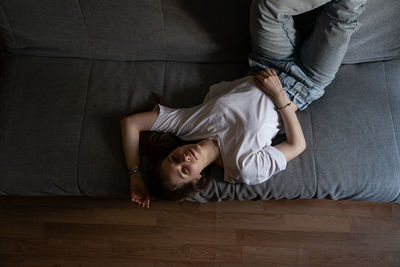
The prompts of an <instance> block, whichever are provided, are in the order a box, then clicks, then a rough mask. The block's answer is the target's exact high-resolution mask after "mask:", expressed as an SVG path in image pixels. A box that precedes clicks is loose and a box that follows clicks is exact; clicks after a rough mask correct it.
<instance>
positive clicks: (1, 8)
mask: <svg viewBox="0 0 400 267" xmlns="http://www.w3.org/2000/svg"><path fill="white" fill-rule="evenodd" d="M0 10H1V14H2V17H4V20H5V22H6V26H7V28H8V29H9V32H10V33H11V36H12V41H13V43H14V48H15V49H16V48H17V39H16V38H15V32H14V29H13V28H11V25H10V23H9V21H8V19H7V16H6V12H4V9H3V6H1V5H0Z"/></svg>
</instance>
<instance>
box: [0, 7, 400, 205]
mask: <svg viewBox="0 0 400 267" xmlns="http://www.w3.org/2000/svg"><path fill="white" fill-rule="evenodd" d="M249 5H250V0H241V1H227V0H196V1H193V0H160V1H155V0H135V1H123V0H108V1H106V0H80V1H79V0H64V1H51V0H41V1H31V0H0V31H1V37H2V42H3V60H4V62H3V67H2V73H1V80H0V127H1V128H0V193H1V194H3V195H24V196H44V195H53V196H55V195H64V196H80V195H85V196H92V197H119V198H127V199H128V198H129V191H130V189H129V176H128V174H127V169H126V165H125V161H124V155H123V150H122V143H121V132H120V124H119V122H120V120H121V119H122V118H124V117H126V116H128V115H130V114H132V113H136V112H141V111H146V110H149V109H151V108H152V107H153V106H154V104H155V101H154V98H153V95H154V94H155V95H158V96H161V100H162V102H161V103H162V104H164V105H167V106H172V107H189V106H192V105H197V104H200V103H201V102H202V100H203V98H204V96H205V95H206V93H207V91H208V87H209V86H210V85H211V84H213V83H216V82H219V81H222V80H232V79H236V78H239V77H241V76H243V75H245V74H246V70H247V55H248V53H249V52H250V47H251V46H250V43H249V36H248V9H249ZM316 14H317V11H316V12H311V13H309V14H305V15H302V16H299V17H296V23H297V26H298V27H299V30H301V31H303V34H304V35H306V34H307V33H309V31H310V30H312V27H311V28H310V23H309V21H313V20H314V18H315V15H316ZM307 21H308V22H307ZM359 21H360V23H361V27H360V29H359V31H358V32H356V33H355V34H354V35H353V38H352V40H351V44H350V47H349V50H348V53H347V54H346V57H345V59H344V62H343V63H344V64H343V65H342V66H341V68H340V70H339V73H338V74H337V77H336V78H335V80H334V81H333V83H332V84H331V85H330V86H329V87H328V88H327V90H326V93H325V95H324V96H323V97H322V98H321V99H319V100H317V101H315V102H314V103H313V104H311V106H310V107H309V108H307V109H306V110H305V111H302V112H298V113H297V114H298V117H299V120H300V122H301V125H302V127H303V131H304V134H305V136H306V141H307V150H306V151H305V152H304V153H303V154H301V156H300V157H298V158H296V159H295V160H293V161H291V162H289V164H288V166H287V170H285V171H283V172H281V173H278V174H277V175H275V176H274V177H272V178H271V179H270V180H268V181H267V182H265V183H263V184H260V185H256V186H248V185H242V184H228V183H224V182H223V181H222V177H223V170H222V169H221V168H219V167H217V166H215V167H213V169H212V181H211V183H210V184H209V185H208V186H207V188H206V189H205V190H204V191H203V192H201V193H198V194H196V195H195V196H193V197H192V198H189V199H188V200H190V201H199V202H207V201H222V200H231V199H239V200H249V199H253V200H255V199H271V198H273V199H280V198H288V199H293V198H331V199H351V200H360V201H383V202H400V197H399V194H400V156H399V147H400V139H399V138H400V2H399V1H398V0H370V1H369V2H368V3H367V5H366V9H365V12H364V13H363V15H362V16H361V17H360V19H359ZM311 26H312V23H311ZM307 28H308V29H307Z"/></svg>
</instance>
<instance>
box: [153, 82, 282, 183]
mask: <svg viewBox="0 0 400 267" xmlns="http://www.w3.org/2000/svg"><path fill="white" fill-rule="evenodd" d="M157 105H158V106H157ZM157 105H156V106H155V108H157V107H159V109H160V114H159V116H158V117H157V119H156V121H155V122H154V124H153V126H152V128H151V130H152V131H162V132H168V133H172V134H174V135H176V136H178V137H179V138H181V139H182V140H185V141H193V140H202V139H210V140H216V141H217V142H218V146H219V148H220V151H221V156H222V160H223V163H224V181H226V182H230V183H236V182H238V183H245V184H249V185H251V184H259V183H262V182H264V181H266V180H267V179H269V178H270V177H271V176H272V175H274V174H276V173H277V172H279V171H281V170H284V169H286V164H287V162H286V158H285V156H284V155H283V154H282V152H280V151H279V150H278V149H276V148H274V147H272V146H271V140H272V139H273V138H274V137H275V136H276V135H277V133H278V132H279V130H280V129H281V128H282V123H281V120H280V117H279V114H278V112H277V111H276V110H275V105H274V103H273V101H272V100H271V99H270V98H269V96H268V95H267V94H266V93H264V92H263V91H261V90H260V89H258V88H257V87H256V85H255V83H254V81H253V79H252V77H250V76H247V77H244V78H241V79H238V80H234V81H231V82H226V81H223V82H220V83H217V84H214V85H211V86H210V90H209V92H208V94H207V95H206V97H205V99H204V101H203V103H202V104H200V105H197V106H194V107H190V108H170V107H166V106H163V105H160V104H157Z"/></svg>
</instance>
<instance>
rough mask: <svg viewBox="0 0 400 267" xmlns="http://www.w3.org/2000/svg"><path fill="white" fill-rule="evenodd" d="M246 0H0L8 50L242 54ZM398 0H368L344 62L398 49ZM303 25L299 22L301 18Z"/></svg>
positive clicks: (217, 57)
mask: <svg viewBox="0 0 400 267" xmlns="http://www.w3.org/2000/svg"><path fill="white" fill-rule="evenodd" d="M250 3H251V0H240V1H228V0H219V1H215V0H197V1H194V0H190V1H187V0H160V1H154V0H135V1H128V0H79V1H78V0H63V1H53V0H41V1H32V0H0V33H1V36H2V39H3V43H4V46H5V49H6V51H7V52H8V53H13V54H25V55H37V56H49V57H81V58H93V59H105V60H126V61H131V60H132V61H142V60H169V61H186V62H238V61H241V62H244V61H246V58H247V54H248V52H249V50H250V40H249V33H248V32H249V31H248V25H249V23H248V16H249V14H248V10H249V6H250ZM399 14H400V1H398V0H370V1H368V2H367V4H366V10H365V12H364V13H363V14H362V15H361V17H360V23H361V25H362V26H361V27H360V29H359V31H358V32H356V33H355V34H354V35H353V39H352V41H351V44H350V47H349V51H348V53H347V55H346V57H345V59H344V63H360V62H366V61H376V60H382V59H392V58H398V57H400V34H399V33H400V16H399ZM299 27H301V25H300V26H299Z"/></svg>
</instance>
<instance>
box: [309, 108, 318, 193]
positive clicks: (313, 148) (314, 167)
mask: <svg viewBox="0 0 400 267" xmlns="http://www.w3.org/2000/svg"><path fill="white" fill-rule="evenodd" d="M310 122H311V146H312V153H311V156H312V159H313V170H314V181H315V188H314V195H313V196H312V197H316V196H317V197H318V179H317V163H316V160H315V143H314V139H315V138H314V124H313V120H312V108H311V107H310Z"/></svg>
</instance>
